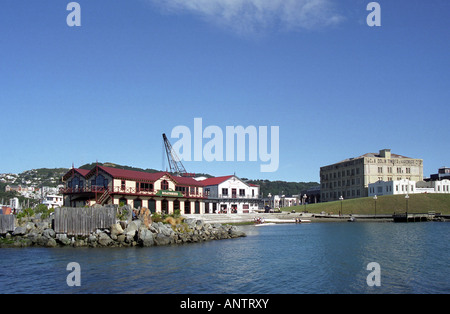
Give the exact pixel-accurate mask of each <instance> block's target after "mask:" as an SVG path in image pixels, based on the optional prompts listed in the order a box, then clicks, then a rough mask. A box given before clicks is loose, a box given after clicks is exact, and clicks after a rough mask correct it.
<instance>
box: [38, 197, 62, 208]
mask: <svg viewBox="0 0 450 314" xmlns="http://www.w3.org/2000/svg"><path fill="white" fill-rule="evenodd" d="M42 204H44V205H46V206H47V207H48V208H55V207H62V206H63V204H64V198H63V196H62V195H54V194H48V195H47V196H46V197H45V199H44V200H43V201H42Z"/></svg>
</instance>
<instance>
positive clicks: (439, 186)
mask: <svg viewBox="0 0 450 314" xmlns="http://www.w3.org/2000/svg"><path fill="white" fill-rule="evenodd" d="M420 193H450V180H447V179H445V180H442V181H430V182H425V181H419V182H416V181H410V180H398V181H377V182H375V183H371V184H369V197H371V196H375V195H377V196H380V195H397V194H420Z"/></svg>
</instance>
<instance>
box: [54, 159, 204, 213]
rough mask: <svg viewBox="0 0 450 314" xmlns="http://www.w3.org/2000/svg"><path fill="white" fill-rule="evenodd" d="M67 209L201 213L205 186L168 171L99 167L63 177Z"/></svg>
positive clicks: (74, 170) (77, 171)
mask: <svg viewBox="0 0 450 314" xmlns="http://www.w3.org/2000/svg"><path fill="white" fill-rule="evenodd" d="M63 181H64V182H65V187H64V188H62V189H61V193H62V194H63V195H64V206H69V207H77V206H86V205H88V206H91V205H94V204H116V205H120V204H124V205H131V206H132V207H133V208H140V207H146V208H148V209H149V210H150V212H152V213H155V212H157V213H169V214H171V213H173V212H174V211H176V210H179V211H180V213H181V214H190V213H192V214H194V213H196V214H200V213H204V211H205V202H204V200H205V198H206V197H205V196H204V194H203V185H202V183H200V182H198V181H196V180H194V179H193V178H190V177H178V176H173V175H171V174H169V173H167V172H157V173H148V172H141V171H132V170H123V169H117V168H111V167H104V166H96V167H95V168H93V169H92V170H90V171H88V170H83V169H75V168H74V169H71V170H70V171H69V172H67V173H66V175H64V177H63Z"/></svg>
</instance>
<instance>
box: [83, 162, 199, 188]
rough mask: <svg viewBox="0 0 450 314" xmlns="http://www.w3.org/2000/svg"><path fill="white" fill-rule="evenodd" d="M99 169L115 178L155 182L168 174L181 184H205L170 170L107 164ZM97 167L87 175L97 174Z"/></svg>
mask: <svg viewBox="0 0 450 314" xmlns="http://www.w3.org/2000/svg"><path fill="white" fill-rule="evenodd" d="M97 167H98V169H101V170H103V171H104V172H106V173H108V174H109V175H110V176H111V177H113V178H120V179H129V180H136V181H151V182H154V181H156V180H158V179H160V178H161V177H162V176H164V175H167V176H169V177H170V178H172V180H173V181H175V182H176V183H179V184H181V185H196V186H202V185H203V184H202V183H201V182H198V181H197V180H195V179H193V178H190V177H177V176H173V175H171V174H170V173H168V172H153V173H150V172H144V171H136V170H125V169H119V168H111V167H105V166H97ZM95 173H96V168H94V169H92V170H91V171H90V172H89V175H87V176H86V177H91V176H93V175H95Z"/></svg>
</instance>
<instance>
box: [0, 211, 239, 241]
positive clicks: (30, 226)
mask: <svg viewBox="0 0 450 314" xmlns="http://www.w3.org/2000/svg"><path fill="white" fill-rule="evenodd" d="M52 225H53V222H52V219H51V218H50V219H39V218H32V219H28V221H25V222H22V223H21V224H20V225H19V226H18V227H16V228H15V230H14V232H9V233H7V234H6V235H3V236H2V237H1V238H0V247H29V246H41V247H61V246H72V247H136V246H141V247H149V246H160V245H170V244H183V243H192V242H202V241H209V240H222V239H231V238H237V237H244V236H245V233H243V232H242V231H239V229H238V228H237V227H235V226H230V225H222V224H217V223H214V224H210V223H205V222H204V221H203V220H200V219H195V218H187V219H185V220H184V221H183V222H182V223H179V224H176V225H171V224H168V223H162V222H149V221H148V220H141V219H137V220H133V221H131V222H130V223H126V222H123V221H121V222H118V223H116V224H113V225H112V226H111V227H110V228H107V229H97V230H96V231H95V232H92V233H91V234H89V235H87V236H67V235H66V234H57V233H55V230H54V229H53V227H52Z"/></svg>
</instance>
